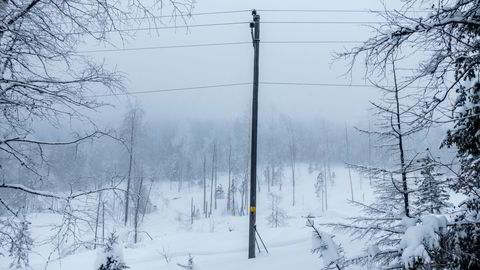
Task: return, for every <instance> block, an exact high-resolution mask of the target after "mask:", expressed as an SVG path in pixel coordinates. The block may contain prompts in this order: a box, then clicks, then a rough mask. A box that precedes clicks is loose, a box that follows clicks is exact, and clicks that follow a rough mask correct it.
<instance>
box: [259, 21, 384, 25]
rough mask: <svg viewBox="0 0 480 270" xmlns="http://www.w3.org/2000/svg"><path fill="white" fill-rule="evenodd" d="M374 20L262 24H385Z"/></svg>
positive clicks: (264, 22) (269, 22)
mask: <svg viewBox="0 0 480 270" xmlns="http://www.w3.org/2000/svg"><path fill="white" fill-rule="evenodd" d="M383 23H386V22H378V21H376V22H374V21H262V24H359V25H362V24H364V25H366V24H383Z"/></svg>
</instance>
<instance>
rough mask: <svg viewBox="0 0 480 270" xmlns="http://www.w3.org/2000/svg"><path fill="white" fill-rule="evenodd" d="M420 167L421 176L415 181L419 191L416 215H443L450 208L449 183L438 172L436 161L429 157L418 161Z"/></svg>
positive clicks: (416, 201) (416, 194)
mask: <svg viewBox="0 0 480 270" xmlns="http://www.w3.org/2000/svg"><path fill="white" fill-rule="evenodd" d="M417 162H418V163H419V167H420V176H419V177H418V178H417V179H416V180H415V181H416V186H417V187H416V189H417V191H416V192H415V193H414V197H415V208H416V209H415V212H416V214H417V215H418V214H420V215H421V214H426V213H429V214H441V213H443V212H444V211H443V210H444V209H445V208H447V207H449V206H450V203H449V202H448V200H449V199H450V195H449V194H448V190H447V188H448V187H447V181H446V179H445V178H444V177H443V174H442V173H440V172H438V166H437V165H436V163H435V161H434V160H433V159H432V157H430V156H429V155H427V156H426V157H424V158H421V159H419V160H418V161H417Z"/></svg>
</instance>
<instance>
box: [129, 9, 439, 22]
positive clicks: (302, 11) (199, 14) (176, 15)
mask: <svg viewBox="0 0 480 270" xmlns="http://www.w3.org/2000/svg"><path fill="white" fill-rule="evenodd" d="M251 11H252V10H251V9H240V10H220V11H211V12H197V13H187V14H171V15H157V16H155V15H152V16H142V17H133V18H128V20H149V19H163V18H178V17H180V18H191V17H198V16H208V15H225V14H235V13H246V12H251ZM257 11H260V12H277V13H388V12H397V11H395V10H367V9H257ZM402 12H406V13H424V12H430V11H429V10H407V11H402Z"/></svg>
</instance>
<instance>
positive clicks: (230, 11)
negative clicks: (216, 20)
mask: <svg viewBox="0 0 480 270" xmlns="http://www.w3.org/2000/svg"><path fill="white" fill-rule="evenodd" d="M251 11H252V10H250V9H240V10H223V11H211V12H197V13H187V14H172V15H158V16H142V17H134V18H129V20H146V19H162V18H177V17H183V18H190V17H196V16H206V15H225V14H235V13H245V12H251Z"/></svg>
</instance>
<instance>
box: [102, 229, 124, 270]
mask: <svg viewBox="0 0 480 270" xmlns="http://www.w3.org/2000/svg"><path fill="white" fill-rule="evenodd" d="M97 265H99V266H98V268H96V269H97V270H124V269H128V268H129V267H128V266H127V265H126V264H125V262H123V254H122V250H121V248H120V247H119V245H118V236H117V235H116V234H115V233H114V232H113V233H111V234H110V236H109V237H108V238H107V242H106V244H105V249H104V250H103V253H101V254H99V258H98V259H97Z"/></svg>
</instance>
